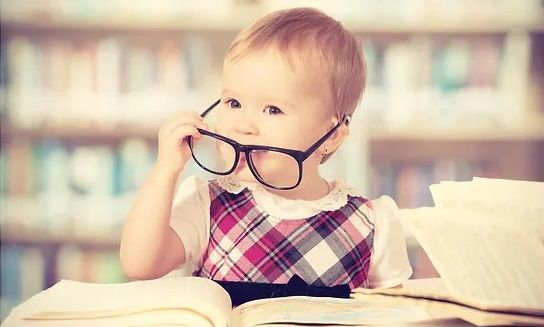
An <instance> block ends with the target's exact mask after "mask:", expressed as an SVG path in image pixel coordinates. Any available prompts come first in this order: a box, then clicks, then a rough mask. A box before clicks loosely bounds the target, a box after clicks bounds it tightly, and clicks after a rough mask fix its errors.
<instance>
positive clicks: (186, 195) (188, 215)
mask: <svg viewBox="0 0 544 327" xmlns="http://www.w3.org/2000/svg"><path fill="white" fill-rule="evenodd" d="M209 217H210V194H209V189H208V183H207V182H205V181H202V180H201V179H199V178H198V177H195V176H191V177H188V178H187V179H185V180H184V181H183V182H182V183H181V184H180V185H179V187H178V188H177V190H176V194H175V196H174V200H173V203H172V213H171V216H170V227H171V228H172V229H173V230H174V231H175V232H176V234H177V235H178V237H179V238H180V240H181V241H182V243H183V246H184V247H185V256H186V262H185V264H184V266H183V270H184V271H185V272H187V273H192V271H193V270H194V268H195V267H197V265H198V263H199V261H200V259H201V257H202V255H203V253H204V251H205V250H206V247H207V246H208V231H209V228H210V227H209V225H210V218H209ZM179 268H182V267H179Z"/></svg>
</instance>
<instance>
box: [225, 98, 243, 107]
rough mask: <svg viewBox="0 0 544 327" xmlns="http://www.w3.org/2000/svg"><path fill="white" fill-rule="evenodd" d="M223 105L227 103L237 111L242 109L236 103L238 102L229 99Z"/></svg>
mask: <svg viewBox="0 0 544 327" xmlns="http://www.w3.org/2000/svg"><path fill="white" fill-rule="evenodd" d="M225 103H227V104H228V105H229V106H230V107H231V108H232V109H239V108H240V107H242V105H241V104H240V102H238V100H236V99H229V100H227V101H225Z"/></svg>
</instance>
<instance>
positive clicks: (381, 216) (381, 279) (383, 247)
mask: <svg viewBox="0 0 544 327" xmlns="http://www.w3.org/2000/svg"><path fill="white" fill-rule="evenodd" d="M371 203H372V207H373V209H374V214H375V226H374V228H375V234H374V246H373V253H372V259H371V262H370V270H369V276H368V279H369V286H370V288H389V287H394V286H397V285H399V284H402V283H404V282H405V281H406V280H408V278H410V276H411V275H412V272H413V270H412V267H411V266H410V262H409V260H408V254H407V251H406V240H405V236H404V232H403V229H402V225H401V223H400V220H399V209H398V207H397V205H396V203H395V201H394V200H393V199H391V198H390V197H388V196H381V197H380V198H378V199H376V200H373V201H372V202H371Z"/></svg>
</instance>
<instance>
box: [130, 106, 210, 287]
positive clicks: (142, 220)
mask: <svg viewBox="0 0 544 327" xmlns="http://www.w3.org/2000/svg"><path fill="white" fill-rule="evenodd" d="M195 126H198V127H199V128H203V129H204V128H206V126H205V124H204V123H202V118H201V117H200V116H198V115H197V114H195V113H190V112H184V113H181V114H179V115H177V116H175V117H173V118H172V119H170V120H169V121H168V122H166V123H165V124H164V125H163V126H162V127H161V129H160V131H159V151H158V158H157V162H156V163H155V166H154V167H153V169H152V171H151V173H150V174H149V176H148V178H147V180H146V181H145V183H144V185H143V186H142V188H141V189H140V191H139V193H138V195H137V197H136V200H135V202H134V204H133V205H132V208H131V209H130V211H129V213H128V216H127V218H126V220H125V224H124V226H123V232H122V237H121V246H120V250H119V255H120V258H121V264H122V266H123V269H124V270H125V273H126V274H127V276H128V277H129V278H133V279H152V278H158V277H162V276H164V275H165V274H167V273H169V272H170V271H171V270H173V269H174V268H176V267H178V266H179V265H181V264H183V263H185V259H186V258H185V247H184V245H183V242H182V241H181V240H180V239H179V237H178V236H177V234H176V233H175V232H174V231H173V230H172V228H171V227H170V215H171V210H172V200H173V197H174V192H175V189H176V183H177V179H178V176H179V174H180V173H181V171H182V170H183V168H184V167H185V164H186V163H187V160H188V159H189V157H190V155H191V154H190V149H189V146H188V144H187V136H189V135H192V136H193V137H195V138H199V137H200V133H199V132H198V130H197V129H196V127H195Z"/></svg>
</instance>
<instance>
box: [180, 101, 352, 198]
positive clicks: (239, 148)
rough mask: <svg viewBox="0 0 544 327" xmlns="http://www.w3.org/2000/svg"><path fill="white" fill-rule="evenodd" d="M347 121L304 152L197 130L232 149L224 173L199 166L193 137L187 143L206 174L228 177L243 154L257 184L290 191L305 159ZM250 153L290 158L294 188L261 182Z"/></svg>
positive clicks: (344, 118) (346, 116)
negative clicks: (293, 165)
mask: <svg viewBox="0 0 544 327" xmlns="http://www.w3.org/2000/svg"><path fill="white" fill-rule="evenodd" d="M220 102H221V99H219V100H217V101H215V102H214V103H213V104H212V105H211V106H209V107H208V108H207V109H206V110H204V111H203V112H202V113H201V114H200V116H201V117H203V118H204V117H206V115H208V114H209V113H210V111H212V109H214V108H215V107H216V106H217V105H218V104H219V103H220ZM349 121H350V117H349V116H348V115H345V116H344V117H343V118H342V120H340V121H339V122H338V123H337V124H336V125H335V126H334V127H333V128H331V130H330V131H328V132H327V133H326V134H325V135H323V136H322V137H321V138H320V139H319V140H317V141H316V142H315V143H314V144H312V145H311V146H310V147H309V148H308V149H307V150H306V151H300V150H292V149H286V148H281V147H274V146H266V145H255V144H240V143H238V142H236V141H235V140H233V139H230V138H228V137H225V136H223V135H220V134H216V133H213V132H210V131H207V130H204V129H200V128H197V129H198V131H199V132H200V134H202V135H207V136H210V137H213V138H216V139H218V140H221V141H223V142H225V143H227V144H229V145H230V146H232V147H233V148H234V152H235V157H234V163H233V165H232V167H231V168H230V169H229V170H228V171H226V172H217V171H213V170H211V169H208V168H207V167H206V166H204V165H203V164H201V163H200V162H199V161H198V159H197V158H196V156H195V154H194V151H193V137H192V136H189V139H188V141H189V142H188V143H189V148H190V149H191V156H192V157H193V159H194V160H195V162H196V163H197V165H199V166H200V168H202V169H204V170H206V171H208V172H210V173H212V174H216V175H229V174H231V173H232V172H233V171H234V170H235V169H236V167H237V166H238V162H239V160H240V153H244V155H245V157H246V160H247V163H248V166H249V170H250V171H251V173H252V174H253V176H255V178H256V179H257V180H258V181H259V183H261V184H263V185H266V186H267V187H270V188H273V189H275V190H292V189H294V188H296V187H297V186H298V185H299V184H300V182H301V181H302V164H303V162H304V161H305V160H306V159H308V157H309V156H310V155H312V153H314V152H315V151H316V150H317V149H318V148H319V146H321V144H323V143H324V142H325V141H326V140H327V139H328V138H329V137H330V136H331V135H332V134H333V133H334V132H335V131H336V130H337V129H338V128H339V127H340V126H341V125H342V124H346V125H348V124H349ZM251 151H273V152H279V153H283V154H286V155H289V156H291V157H292V158H293V159H295V161H296V162H297V164H298V181H297V183H296V184H295V185H294V186H288V187H278V186H274V185H271V184H268V183H267V182H265V181H264V180H263V178H262V177H261V176H260V175H259V172H258V170H257V168H256V167H255V164H254V163H253V160H252V159H251Z"/></svg>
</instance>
